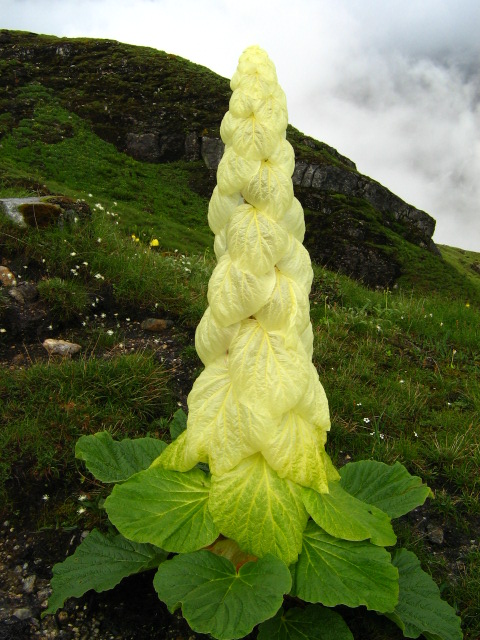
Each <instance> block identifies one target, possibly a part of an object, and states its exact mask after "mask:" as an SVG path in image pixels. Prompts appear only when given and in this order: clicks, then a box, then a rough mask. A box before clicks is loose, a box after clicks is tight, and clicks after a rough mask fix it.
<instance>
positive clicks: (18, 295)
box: [8, 287, 25, 304]
mask: <svg viewBox="0 0 480 640" xmlns="http://www.w3.org/2000/svg"><path fill="white" fill-rule="evenodd" d="M8 295H9V296H10V297H11V298H13V299H14V300H15V301H16V302H19V303H20V304H25V298H24V297H23V294H22V292H21V291H19V289H18V288H17V287H12V288H11V289H10V291H9V292H8Z"/></svg>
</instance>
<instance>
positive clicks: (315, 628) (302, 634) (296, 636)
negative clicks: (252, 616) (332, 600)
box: [257, 604, 353, 640]
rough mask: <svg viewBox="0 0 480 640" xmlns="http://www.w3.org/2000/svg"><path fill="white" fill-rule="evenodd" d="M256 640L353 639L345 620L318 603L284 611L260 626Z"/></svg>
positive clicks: (281, 610)
mask: <svg viewBox="0 0 480 640" xmlns="http://www.w3.org/2000/svg"><path fill="white" fill-rule="evenodd" d="M257 640H353V635H352V632H351V631H350V629H349V628H348V627H347V625H346V623H345V621H344V619H343V618H342V617H341V616H340V615H339V614H338V613H336V612H335V611H331V610H330V609H327V608H326V607H322V606H321V605H319V604H309V605H307V606H306V607H305V609H298V608H294V609H289V610H288V611H287V612H286V613H285V612H284V611H283V609H280V611H279V612H278V613H277V615H276V616H275V617H274V618H271V619H270V620H266V621H265V622H262V624H261V625H260V626H259V627H258V636H257Z"/></svg>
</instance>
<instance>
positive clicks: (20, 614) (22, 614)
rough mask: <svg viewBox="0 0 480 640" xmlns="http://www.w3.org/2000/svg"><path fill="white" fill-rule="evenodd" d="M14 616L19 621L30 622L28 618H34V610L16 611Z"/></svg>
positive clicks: (23, 608) (26, 608)
mask: <svg viewBox="0 0 480 640" xmlns="http://www.w3.org/2000/svg"><path fill="white" fill-rule="evenodd" d="M13 615H14V616H15V618H18V619H19V620H28V618H32V617H33V613H32V610H31V609H29V608H28V607H22V608H21V609H15V611H14V612H13Z"/></svg>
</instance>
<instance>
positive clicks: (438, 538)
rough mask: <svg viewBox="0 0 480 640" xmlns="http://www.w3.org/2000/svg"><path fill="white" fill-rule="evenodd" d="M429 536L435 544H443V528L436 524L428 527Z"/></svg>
mask: <svg viewBox="0 0 480 640" xmlns="http://www.w3.org/2000/svg"><path fill="white" fill-rule="evenodd" d="M427 536H428V539H429V540H430V542H432V543H433V544H443V540H444V533H443V529H442V527H440V526H438V525H434V524H429V525H428V526H427Z"/></svg>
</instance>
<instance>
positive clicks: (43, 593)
mask: <svg viewBox="0 0 480 640" xmlns="http://www.w3.org/2000/svg"><path fill="white" fill-rule="evenodd" d="M51 595H52V590H51V589H50V588H49V587H46V588H45V589H40V591H38V592H37V598H38V599H39V600H48V598H49V597H50V596H51Z"/></svg>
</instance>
